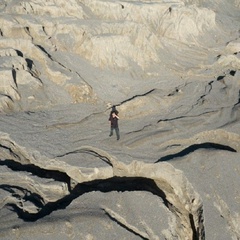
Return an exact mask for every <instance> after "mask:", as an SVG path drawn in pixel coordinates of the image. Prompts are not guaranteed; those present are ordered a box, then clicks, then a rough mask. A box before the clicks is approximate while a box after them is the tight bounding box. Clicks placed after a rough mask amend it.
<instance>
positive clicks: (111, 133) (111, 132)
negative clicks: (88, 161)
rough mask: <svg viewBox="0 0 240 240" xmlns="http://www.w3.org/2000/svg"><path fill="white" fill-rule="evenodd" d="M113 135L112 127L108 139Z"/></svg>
mask: <svg viewBox="0 0 240 240" xmlns="http://www.w3.org/2000/svg"><path fill="white" fill-rule="evenodd" d="M112 135H113V127H111V128H110V134H109V137H111V136H112Z"/></svg>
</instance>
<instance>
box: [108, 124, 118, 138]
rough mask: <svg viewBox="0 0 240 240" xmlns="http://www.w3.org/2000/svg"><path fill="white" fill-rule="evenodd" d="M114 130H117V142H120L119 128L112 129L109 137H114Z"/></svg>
mask: <svg viewBox="0 0 240 240" xmlns="http://www.w3.org/2000/svg"><path fill="white" fill-rule="evenodd" d="M113 130H115V132H116V135H117V140H119V139H120V134H119V128H118V127H111V130H110V135H109V136H112V135H113Z"/></svg>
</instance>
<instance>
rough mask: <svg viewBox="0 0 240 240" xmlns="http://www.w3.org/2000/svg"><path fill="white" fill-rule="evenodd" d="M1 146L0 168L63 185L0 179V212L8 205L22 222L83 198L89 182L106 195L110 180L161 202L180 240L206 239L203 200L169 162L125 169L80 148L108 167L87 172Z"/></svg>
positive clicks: (5, 138)
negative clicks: (84, 188) (158, 198)
mask: <svg viewBox="0 0 240 240" xmlns="http://www.w3.org/2000/svg"><path fill="white" fill-rule="evenodd" d="M0 142H1V144H0V145H1V154H0V158H1V162H2V163H1V165H2V164H4V165H6V166H8V167H9V168H10V169H12V170H15V171H16V170H18V171H19V172H20V173H24V172H29V173H31V174H32V175H37V176H42V178H43V179H44V178H46V177H47V178H49V177H53V178H56V179H57V178H58V182H61V185H60V184H59V183H58V184H57V183H56V184H51V185H47V184H43V183H42V182H37V181H34V180H32V177H30V176H28V177H26V176H25V177H24V176H22V175H21V174H19V175H17V176H16V177H13V175H15V173H14V172H11V171H10V172H8V173H4V174H2V175H1V191H4V192H5V193H8V194H7V195H6V194H3V195H4V196H5V197H4V198H2V199H1V202H0V206H1V208H3V207H4V206H11V207H12V208H13V209H14V210H15V211H16V212H17V213H18V215H19V217H20V218H22V219H24V220H28V221H29V220H32V221H33V220H37V219H39V218H42V217H44V216H45V215H46V214H49V213H51V211H54V210H57V206H58V205H59V204H60V203H61V202H63V201H64V199H65V198H66V197H68V198H69V201H72V200H73V199H74V198H76V197H78V196H79V197H80V196H81V195H82V194H84V192H82V191H81V188H82V185H86V184H87V185H88V186H89V190H90V189H91V188H92V187H93V188H94V191H96V190H99V191H101V189H105V190H104V191H107V189H108V188H109V185H111V184H112V182H114V184H113V185H112V186H111V187H112V188H113V189H114V188H116V189H119V187H121V189H122V191H129V190H131V191H136V190H139V188H140V189H142V190H143V191H149V192H151V193H153V194H154V195H155V196H156V197H160V198H162V200H163V202H164V204H165V207H167V208H168V209H169V211H170V212H171V213H172V215H173V218H174V219H175V224H174V226H170V227H171V229H173V230H172V231H174V235H177V236H178V238H180V239H192V238H193V239H204V224H203V220H204V219H203V206H202V200H201V198H200V196H199V194H198V193H197V192H195V191H194V189H193V187H192V185H191V184H190V183H189V182H188V180H187V179H186V178H185V177H184V175H183V173H182V172H181V171H179V170H177V169H174V168H173V167H172V166H171V165H170V164H168V163H161V164H157V165H156V164H146V163H144V162H140V161H133V162H132V163H130V164H127V165H126V164H124V163H123V162H120V161H118V160H117V159H116V158H115V157H114V156H111V155H110V154H108V153H107V152H105V151H102V150H100V149H96V148H93V147H81V148H80V149H79V151H80V152H86V153H88V154H95V155H96V157H98V158H99V159H102V160H104V161H106V162H107V164H108V165H110V166H108V167H103V168H92V169H91V168H88V169H86V168H81V167H80V168H78V167H74V166H71V165H69V164H67V163H64V162H61V161H57V160H55V159H48V158H46V157H43V156H41V155H40V154H39V153H37V152H32V153H31V151H29V150H27V149H24V148H22V147H21V146H18V145H17V144H16V143H15V142H13V141H12V140H11V139H10V138H9V137H8V136H7V135H5V136H4V135H3V134H2V137H1V140H0ZM138 182H139V184H140V185H138ZM135 184H136V185H135ZM114 185H116V186H115V187H114ZM113 189H112V190H113ZM89 190H87V192H88V191H89ZM70 199H72V200H70ZM156 207H157V206H156ZM104 210H105V211H106V212H107V214H109V215H110V217H111V218H113V219H116V220H117V221H118V222H119V223H120V224H122V225H123V226H124V225H125V227H126V228H130V229H131V227H130V224H128V223H127V220H126V219H124V217H123V216H122V217H121V216H120V215H118V214H116V213H114V211H112V210H111V209H109V208H108V207H104ZM132 231H133V232H136V233H137V234H138V235H142V237H143V238H147V239H159V238H158V237H157V236H155V237H154V238H153V237H151V235H150V234H148V233H145V234H141V233H140V232H138V231H137V230H136V229H132ZM152 235H155V234H154V233H152Z"/></svg>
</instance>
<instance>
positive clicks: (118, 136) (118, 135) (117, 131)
mask: <svg viewBox="0 0 240 240" xmlns="http://www.w3.org/2000/svg"><path fill="white" fill-rule="evenodd" d="M115 131H116V135H117V140H119V139H120V133H119V128H118V127H117V128H115Z"/></svg>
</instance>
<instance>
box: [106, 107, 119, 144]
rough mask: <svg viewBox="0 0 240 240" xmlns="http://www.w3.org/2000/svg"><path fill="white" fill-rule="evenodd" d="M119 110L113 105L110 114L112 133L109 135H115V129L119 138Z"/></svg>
mask: <svg viewBox="0 0 240 240" xmlns="http://www.w3.org/2000/svg"><path fill="white" fill-rule="evenodd" d="M118 119H119V116H118V111H117V109H116V107H115V106H113V107H112V111H111V113H110V116H109V119H108V120H109V122H110V134H109V137H111V136H112V135H113V130H115V132H116V135H117V140H119V139H120V133H119V127H118Z"/></svg>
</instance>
